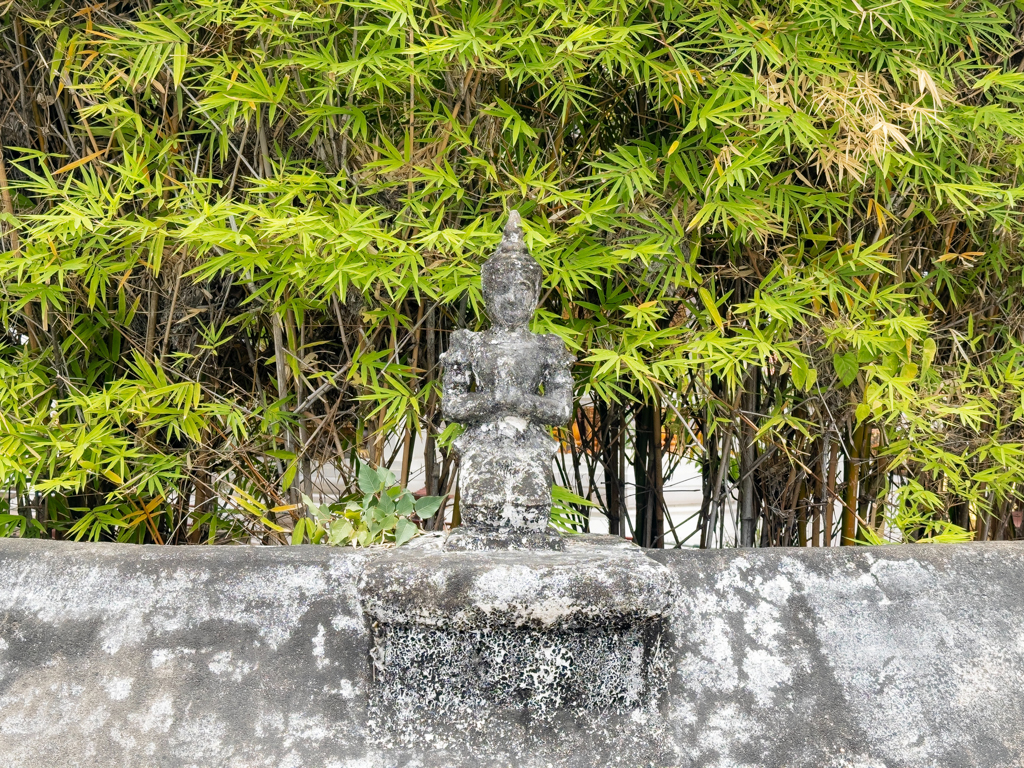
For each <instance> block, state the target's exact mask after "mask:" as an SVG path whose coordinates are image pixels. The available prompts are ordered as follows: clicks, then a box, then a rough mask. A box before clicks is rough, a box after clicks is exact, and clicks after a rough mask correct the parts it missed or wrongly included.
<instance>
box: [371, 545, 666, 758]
mask: <svg viewBox="0 0 1024 768" xmlns="http://www.w3.org/2000/svg"><path fill="white" fill-rule="evenodd" d="M620 542H621V543H620ZM565 543H566V546H565V548H564V551H562V552H543V551H504V552H495V551H488V552H473V551H464V552H450V551H438V550H431V549H408V550H405V549H403V550H397V551H391V552H387V553H382V554H380V555H378V556H377V557H375V558H373V560H372V561H371V562H370V563H368V564H367V566H366V569H365V571H364V573H363V576H362V579H361V581H360V593H361V595H362V603H363V610H364V611H365V612H366V613H367V615H368V618H369V620H370V624H371V627H372V630H373V648H372V651H371V657H372V664H373V678H374V682H373V692H372V694H371V696H370V702H371V712H370V720H371V722H370V727H371V729H373V731H376V732H377V733H378V734H379V735H380V736H381V740H382V742H385V743H391V744H394V745H395V748H396V749H399V750H401V748H402V747H403V746H412V745H416V746H417V747H418V748H419V749H422V748H423V746H424V745H425V744H428V745H432V746H434V747H436V749H437V750H438V755H439V762H438V763H437V764H438V765H442V764H445V765H451V764H453V763H451V762H447V763H446V762H445V759H448V760H450V758H451V752H450V751H451V750H458V751H466V752H467V753H470V754H471V753H472V752H473V751H474V750H475V749H478V748H485V749H486V750H487V752H488V753H489V754H494V752H493V750H495V749H498V750H499V751H504V752H505V754H506V755H507V758H508V763H507V764H508V765H521V764H523V763H521V762H519V759H520V758H522V757H523V756H525V755H532V756H533V758H534V759H535V758H536V757H537V752H536V750H537V746H538V745H540V744H543V745H545V749H546V750H551V749H555V750H558V751H562V750H569V751H568V752H567V753H566V754H569V755H571V754H572V750H573V742H574V740H578V739H584V740H586V742H587V743H588V744H589V745H590V746H589V748H588V749H589V753H590V754H593V753H594V752H593V748H594V746H595V743H597V744H606V746H607V751H608V755H609V759H610V760H612V762H609V763H608V765H612V764H614V758H613V757H612V756H613V755H614V754H615V752H616V747H615V745H616V743H618V742H619V741H620V740H621V739H623V738H629V739H632V740H633V741H632V742H631V743H634V744H635V743H636V741H635V740H636V739H637V737H638V735H640V736H641V741H648V742H649V743H650V744H651V749H652V755H651V759H652V760H654V759H656V755H657V753H658V751H659V749H660V748H661V747H660V744H661V739H659V738H657V737H656V733H657V732H658V731H659V727H660V726H659V723H660V722H661V712H660V708H661V700H662V698H663V696H662V694H663V692H664V688H665V683H666V656H665V653H664V651H663V648H664V646H665V637H664V635H665V632H666V627H667V621H668V614H669V611H670V607H671V605H672V600H673V597H674V592H675V583H674V578H673V576H672V575H671V573H670V571H669V570H668V569H667V568H665V567H664V566H662V565H660V564H659V563H657V562H655V561H654V560H652V559H650V558H648V557H647V556H646V555H644V554H643V552H641V550H640V549H639V548H637V547H635V546H633V545H631V544H628V543H626V542H622V540H620V539H615V538H614V537H610V536H608V537H604V536H594V537H589V536H578V537H577V536H570V537H566V538H565ZM647 736H649V737H650V738H649V739H647V738H645V737H647ZM550 757H551V759H555V758H558V755H556V754H550ZM636 757H637V755H636V754H635V751H634V752H633V753H632V755H631V759H634V760H635V759H636ZM564 758H565V755H562V757H561V758H559V759H564Z"/></svg>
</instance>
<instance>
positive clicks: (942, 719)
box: [0, 540, 1024, 768]
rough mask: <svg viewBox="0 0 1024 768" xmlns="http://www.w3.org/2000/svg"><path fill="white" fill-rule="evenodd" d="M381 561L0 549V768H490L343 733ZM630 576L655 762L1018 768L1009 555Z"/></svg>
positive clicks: (1022, 698)
mask: <svg viewBox="0 0 1024 768" xmlns="http://www.w3.org/2000/svg"><path fill="white" fill-rule="evenodd" d="M387 556H388V553H387V552H382V553H375V554H361V553H356V552H354V551H352V550H344V551H338V550H328V549H326V548H322V547H294V548H288V547H277V548H270V547H267V548H257V547H254V548H242V547H222V548H204V547H182V548H170V547H137V546H130V545H111V544H100V545H89V544H65V543H57V542H40V541H16V540H0V585H2V587H0V768H15V767H16V768H33V767H35V766H46V767H47V768H49V767H50V766H60V767H61V768H72V767H74V766H83V767H84V766H90V767H94V766H96V767H100V768H107V767H108V766H126V767H129V766H130V767H131V768H136V767H138V768H149V767H150V766H161V767H162V766H168V767H171V766H173V767H174V768H178V767H179V766H180V767H185V766H218V767H220V766H230V767H235V768H250V767H252V768H256V767H257V766H260V767H261V766H268V767H269V766H274V767H275V768H276V767H282V768H283V767H284V766H293V767H294V768H321V767H323V768H328V767H330V768H356V766H359V767H363V766H366V767H367V768H370V767H373V768H377V767H378V766H379V767H384V766H399V765H402V766H410V768H411V767H412V766H429V765H436V766H442V765H461V764H465V765H474V766H477V765H479V766H486V765H500V764H501V763H500V762H496V760H498V758H497V756H496V754H497V753H495V755H488V754H486V753H485V752H486V750H485V751H484V752H482V753H479V754H476V755H474V756H473V757H472V759H465V758H456V757H455V753H454V752H452V753H447V752H444V751H441V752H439V751H438V750H436V749H432V747H431V745H430V742H429V740H426V739H425V740H424V743H423V745H422V747H421V748H414V749H412V750H404V751H403V752H402V753H395V752H389V751H388V750H387V749H386V748H385V747H386V745H384V744H382V743H381V742H380V740H379V739H377V738H375V735H374V734H373V733H368V732H367V728H366V722H367V691H368V690H369V687H370V680H369V676H370V669H371V663H370V643H371V634H370V631H369V628H368V627H367V625H366V621H365V617H364V615H363V612H362V608H361V605H360V596H359V594H358V589H357V582H358V578H359V575H360V573H361V572H362V571H363V568H364V566H365V564H366V562H367V559H368V558H376V557H387ZM457 556H458V553H455V554H452V555H446V557H457ZM552 556H553V557H557V556H558V555H557V554H553V555H552ZM654 557H655V559H657V560H658V561H660V562H661V563H663V564H664V565H665V566H667V567H668V568H669V569H670V570H671V571H672V572H673V574H674V575H675V576H676V578H677V579H678V582H679V598H678V600H677V606H676V609H675V614H674V616H673V619H672V622H671V629H670V631H671V635H672V637H671V639H670V643H671V645H670V654H669V658H670V663H671V673H670V680H669V686H668V691H667V694H666V695H665V697H664V701H663V704H662V706H661V715H662V717H663V722H661V723H660V724H657V726H655V725H653V724H652V727H651V729H650V731H649V733H650V737H651V738H654V739H657V740H658V742H659V746H660V747H662V748H663V749H661V750H659V751H660V752H662V753H663V755H664V757H662V758H659V760H658V761H657V764H658V765H659V766H664V768H668V766H678V768H684V767H685V768H911V767H913V768H961V767H962V768H967V767H968V766H972V767H973V766H977V767H979V768H1020V767H1021V766H1024V600H1022V598H1024V546H1021V545H1020V544H1005V543H996V544H971V545H950V546H942V547H939V546H925V545H917V546H907V547H895V546H894V547H885V548H871V549H868V548H857V549H842V550H800V551H798V550H770V551H747V552H738V551H724V552H693V551H668V552H659V553H655V555H654ZM609 722H611V723H613V722H614V720H613V719H612V720H610V721H609ZM437 727H438V729H439V731H443V730H444V729H445V723H444V718H443V715H440V716H438V718H437ZM641 730H642V729H641ZM567 736H569V735H568V734H567ZM540 747H543V745H539V747H538V749H536V750H535V753H536V754H537V755H538V756H540V755H542V754H543V755H550V754H552V752H551V750H548V749H542V748H540ZM629 750H630V745H629V742H628V741H626V742H623V743H622V745H621V750H620V752H621V753H620V754H619V755H618V756H617V757H616V758H615V759H614V760H613V761H605V762H600V763H599V762H596V758H595V757H594V756H593V755H589V754H588V753H587V752H586V749H585V748H581V749H578V750H576V751H575V752H574V753H573V754H565V755H563V756H562V757H559V758H556V759H557V760H558V763H557V765H562V766H572V767H573V768H575V766H587V765H594V766H596V765H602V766H603V765H606V764H611V762H614V763H615V764H618V765H624V766H628V765H637V766H639V765H642V764H644V763H643V761H642V760H637V761H636V762H631V755H630V752H629ZM556 752H557V750H556ZM522 754H526V755H529V754H531V752H530V749H525V751H522ZM636 754H637V755H640V754H648V750H640V749H638V750H637V752H636ZM542 760H544V761H542ZM520 764H521V765H523V766H531V767H532V766H535V765H536V766H547V765H549V764H550V765H555V763H554V762H552V761H551V760H550V759H545V758H540V757H538V758H537V759H536V760H533V759H531V758H524V761H523V762H521V763H520Z"/></svg>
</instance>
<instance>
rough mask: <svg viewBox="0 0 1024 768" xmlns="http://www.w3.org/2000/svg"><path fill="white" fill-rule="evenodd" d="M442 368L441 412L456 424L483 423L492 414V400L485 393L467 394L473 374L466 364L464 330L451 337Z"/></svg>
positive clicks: (466, 346)
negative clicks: (442, 393)
mask: <svg viewBox="0 0 1024 768" xmlns="http://www.w3.org/2000/svg"><path fill="white" fill-rule="evenodd" d="M439 362H441V363H442V364H443V365H444V374H443V376H442V379H441V388H442V390H443V391H444V399H443V400H442V401H441V412H442V414H443V415H444V417H445V419H447V420H448V421H451V422H455V423H457V424H470V423H472V422H478V421H483V420H484V419H486V418H487V417H488V416H493V415H494V398H493V397H492V396H491V395H488V394H487V393H485V392H470V391H469V385H470V383H471V382H472V380H473V371H472V368H471V366H470V363H469V339H468V336H467V332H466V331H456V332H455V333H453V334H452V338H451V346H450V347H449V348H448V351H447V352H445V353H444V354H443V355H441V359H440V361H439Z"/></svg>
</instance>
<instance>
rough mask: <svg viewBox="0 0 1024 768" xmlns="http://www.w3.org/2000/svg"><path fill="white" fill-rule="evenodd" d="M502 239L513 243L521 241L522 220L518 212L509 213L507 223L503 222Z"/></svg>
mask: <svg viewBox="0 0 1024 768" xmlns="http://www.w3.org/2000/svg"><path fill="white" fill-rule="evenodd" d="M504 239H505V240H510V241H511V242H513V243H521V242H522V241H523V220H522V218H520V216H519V211H510V212H509V214H508V221H506V222H505V232H504Z"/></svg>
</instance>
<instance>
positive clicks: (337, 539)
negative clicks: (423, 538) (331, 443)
mask: <svg viewBox="0 0 1024 768" xmlns="http://www.w3.org/2000/svg"><path fill="white" fill-rule="evenodd" d="M357 480H358V484H359V491H360V493H361V494H362V497H361V498H360V497H359V496H356V497H355V498H351V499H349V500H347V501H346V500H342V501H338V502H336V503H334V504H330V505H327V504H316V503H314V502H313V500H312V499H310V498H309V497H308V496H306V495H303V497H302V500H303V501H304V502H305V503H306V507H307V508H308V509H309V512H310V515H311V517H310V518H304V519H303V520H300V521H299V523H298V524H297V525H296V530H298V529H299V526H300V525H301V526H302V527H303V528H311V530H309V531H303V533H306V534H308V535H309V539H310V541H312V542H313V543H314V544H318V543H320V542H321V541H323V539H324V536H325V535H326V537H327V543H328V544H329V545H331V546H334V547H346V546H354V547H369V546H372V545H374V544H378V545H379V544H394V545H395V546H396V547H399V546H401V545H402V544H405V543H406V542H407V541H409V540H410V539H412V538H413V537H414V536H416V534H417V533H419V527H418V526H417V525H416V523H415V522H413V520H412V516H413V515H416V517H418V518H419V519H420V520H429V519H430V518H432V517H433V516H434V515H435V514H436V513H437V510H438V509H439V508H440V507H441V502H442V501H443V497H441V496H423V497H422V498H419V499H417V498H415V497H414V496H413V495H412V494H411V493H410V492H409V490H408V489H407V488H402V487H401V486H400V485H398V480H397V478H396V477H395V474H394V473H393V472H392V471H391V470H390V469H388V468H387V467H384V466H381V467H378V468H377V469H373V467H371V466H370V465H369V464H366V463H365V462H363V461H360V462H359V474H358V476H357Z"/></svg>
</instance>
